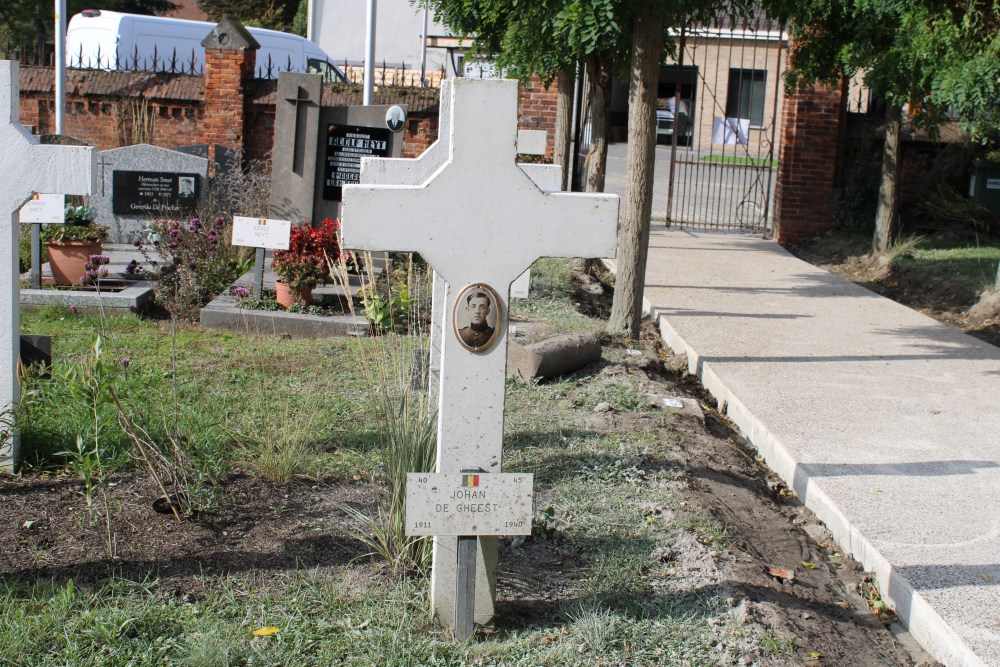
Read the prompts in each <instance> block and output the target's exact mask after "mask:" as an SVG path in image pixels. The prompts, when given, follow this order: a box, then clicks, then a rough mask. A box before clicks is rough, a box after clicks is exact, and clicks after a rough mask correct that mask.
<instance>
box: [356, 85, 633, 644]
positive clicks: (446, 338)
mask: <svg viewBox="0 0 1000 667" xmlns="http://www.w3.org/2000/svg"><path fill="white" fill-rule="evenodd" d="M442 94H448V95H450V99H449V100H448V102H449V104H446V105H445V106H449V107H450V111H451V122H450V123H448V124H447V125H446V130H447V133H448V134H449V135H450V139H448V140H445V139H439V143H441V145H442V149H441V150H446V151H447V154H448V158H447V160H446V161H445V162H444V163H443V164H441V165H440V166H436V165H432V166H434V167H435V168H434V169H433V173H431V174H430V176H429V177H428V178H427V179H426V180H425V181H422V182H419V184H414V183H413V181H412V180H410V179H409V178H407V179H406V180H405V181H404V182H405V184H403V185H370V184H358V185H351V186H348V187H345V189H344V202H343V203H344V211H343V223H344V245H345V246H346V247H350V248H357V249H360V250H389V251H402V252H408V251H412V252H419V253H420V254H421V255H422V256H423V257H424V259H426V260H427V262H428V263H429V264H430V265H431V266H432V267H433V268H434V270H435V271H436V272H437V273H438V274H439V276H440V277H441V279H442V280H443V281H444V283H445V284H444V288H443V290H442V292H443V294H442V297H443V298H442V299H441V300H440V302H439V308H440V310H443V312H444V326H443V331H442V332H441V342H442V345H441V383H440V397H439V411H438V450H437V472H439V473H458V472H462V471H463V470H474V469H478V470H481V471H483V472H484V473H496V472H500V471H501V459H502V440H503V409H504V384H505V371H506V361H507V356H506V351H507V350H506V348H507V337H506V333H507V300H508V298H509V296H508V295H509V292H510V285H511V283H512V282H513V281H514V280H515V279H516V278H517V277H518V276H519V275H521V274H522V273H524V271H525V270H526V269H527V268H528V267H529V266H530V265H531V264H532V263H533V262H534V261H535V260H536V259H538V258H539V257H546V256H554V257H609V256H612V255H613V254H614V252H615V240H616V231H617V220H618V198H617V196H614V195H604V194H569V193H546V192H543V191H542V190H541V189H539V187H538V186H537V185H535V184H534V183H533V182H532V180H531V179H530V178H529V177H528V176H527V175H526V174H525V172H524V171H523V170H522V169H521V168H520V167H518V165H517V164H515V156H516V153H517V83H516V82H514V81H505V80H474V79H455V80H454V82H453V83H452V86H451V88H450V90H449V91H447V92H443V93H442ZM371 162H374V161H371ZM429 164H430V163H429ZM473 284H483V285H486V286H488V287H489V288H492V291H493V292H494V293H495V295H496V296H497V297H499V298H498V301H499V302H498V303H491V304H490V305H491V310H492V314H491V317H492V318H494V320H493V328H494V329H495V333H494V336H493V338H492V339H491V341H490V343H489V344H488V346H486V345H484V346H482V347H479V348H478V349H476V348H475V347H470V345H469V344H468V343H465V342H463V338H462V337H460V335H459V328H460V327H457V326H456V325H455V318H456V316H457V315H460V314H461V312H462V309H466V308H468V307H469V306H471V305H473V304H472V303H471V301H473V300H475V301H478V300H479V297H476V295H475V291H474V290H470V286H471V285H473ZM460 296H467V298H468V299H469V300H470V303H463V304H459V303H457V301H458V297H460ZM474 350H476V351H474ZM456 540H457V538H455V537H437V538H435V540H434V566H433V571H432V577H431V587H432V591H431V592H432V600H433V606H434V614H435V616H436V617H437V619H438V621H439V622H441V623H443V624H446V625H450V624H451V623H452V620H453V619H454V595H455V593H454V592H455V562H456V552H455V549H456ZM496 552H497V541H496V538H491V537H483V538H480V543H479V549H478V554H479V555H478V563H477V583H476V590H477V600H476V613H475V620H476V622H477V623H481V624H484V623H488V622H489V621H491V620H492V617H493V600H494V596H495V579H494V578H493V576H492V574H493V572H494V570H495V565H496Z"/></svg>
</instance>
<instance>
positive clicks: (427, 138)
mask: <svg viewBox="0 0 1000 667" xmlns="http://www.w3.org/2000/svg"><path fill="white" fill-rule="evenodd" d="M424 113H425V114H426V112H424ZM403 132H404V135H403V157H409V158H413V157H417V156H419V155H420V154H421V153H423V152H424V151H425V150H427V149H428V148H430V145H431V144H433V143H434V142H435V141H437V136H438V115H437V112H436V111H435V113H433V114H430V115H418V114H416V113H414V114H410V115H408V116H407V118H406V129H405V130H403Z"/></svg>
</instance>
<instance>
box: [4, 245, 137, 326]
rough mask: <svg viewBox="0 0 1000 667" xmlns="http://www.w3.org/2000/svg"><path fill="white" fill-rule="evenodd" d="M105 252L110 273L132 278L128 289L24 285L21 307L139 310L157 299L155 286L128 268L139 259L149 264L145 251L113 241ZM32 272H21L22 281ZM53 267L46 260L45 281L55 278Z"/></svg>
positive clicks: (43, 269) (44, 265) (116, 277)
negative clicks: (136, 277) (52, 306)
mask: <svg viewBox="0 0 1000 667" xmlns="http://www.w3.org/2000/svg"><path fill="white" fill-rule="evenodd" d="M104 254H106V255H107V256H108V257H110V258H111V261H110V262H109V263H108V264H107V265H106V266H105V268H106V269H107V271H108V277H109V278H112V279H121V280H125V279H128V280H129V281H130V282H129V284H128V286H127V287H126V288H125V289H122V290H108V291H103V292H100V293H98V292H96V291H89V290H75V289H73V290H71V289H55V288H45V289H28V288H24V287H22V288H21V307H22V308H24V307H27V308H37V307H39V306H46V305H56V306H66V307H67V308H68V307H70V306H72V307H74V308H79V309H83V310H85V311H86V310H98V309H105V310H111V311H117V312H124V311H129V312H137V311H141V310H143V309H144V308H145V307H146V306H148V305H150V304H151V303H152V301H153V286H152V284H151V283H149V282H148V281H145V280H131V279H130V278H129V276H128V274H127V273H126V272H125V267H126V266H128V264H129V262H131V261H132V260H135V261H137V262H139V263H140V264H143V265H146V266H148V264H149V263H148V262H147V261H146V260H145V257H143V255H142V253H141V252H139V251H138V250H137V249H135V248H134V247H132V246H131V245H125V244H118V243H111V244H107V245H105V246H104ZM28 279H29V275H28V273H22V274H21V281H22V283H24V284H27V282H26V281H27V280H28ZM51 279H52V270H51V269H50V268H49V265H48V263H46V264H42V284H45V282H46V281H51Z"/></svg>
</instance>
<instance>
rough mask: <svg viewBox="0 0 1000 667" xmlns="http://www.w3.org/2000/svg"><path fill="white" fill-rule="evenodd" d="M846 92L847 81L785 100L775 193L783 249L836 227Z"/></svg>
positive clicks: (797, 93)
mask: <svg viewBox="0 0 1000 667" xmlns="http://www.w3.org/2000/svg"><path fill="white" fill-rule="evenodd" d="M846 94H847V82H846V81H842V82H841V83H840V84H838V85H836V86H828V85H823V84H816V85H812V86H803V87H800V88H799V89H798V90H797V91H795V93H794V94H793V95H787V96H786V97H785V99H784V103H783V105H782V116H783V118H784V123H783V125H782V128H781V157H780V162H779V164H778V178H777V182H776V184H775V192H774V201H775V214H776V215H775V218H776V220H777V239H778V243H781V244H782V245H786V244H788V243H791V242H793V241H795V240H796V239H799V238H801V237H803V236H807V235H809V234H814V233H816V232H818V231H821V230H824V229H828V228H830V227H832V226H833V208H832V207H833V203H834V195H835V193H836V192H837V188H836V183H837V169H838V165H839V160H840V153H841V147H842V139H843V131H844V126H845V120H846V114H847V110H846V106H845V104H844V96H845V95H846Z"/></svg>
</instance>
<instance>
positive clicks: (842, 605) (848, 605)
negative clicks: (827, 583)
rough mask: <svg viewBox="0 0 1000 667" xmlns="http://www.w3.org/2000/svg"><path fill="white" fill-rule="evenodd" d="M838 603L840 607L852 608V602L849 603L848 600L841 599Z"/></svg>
mask: <svg viewBox="0 0 1000 667" xmlns="http://www.w3.org/2000/svg"><path fill="white" fill-rule="evenodd" d="M836 604H837V606H838V607H840V608H841V609H850V608H851V605H850V603H848V602H844V601H843V600H841V601H840V602H838V603H836Z"/></svg>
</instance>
